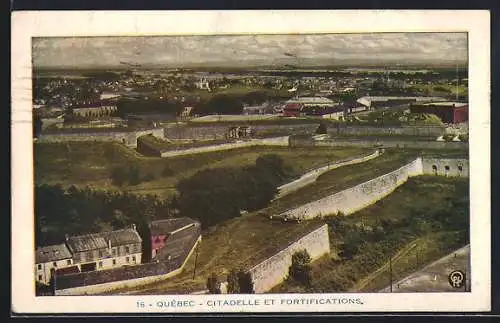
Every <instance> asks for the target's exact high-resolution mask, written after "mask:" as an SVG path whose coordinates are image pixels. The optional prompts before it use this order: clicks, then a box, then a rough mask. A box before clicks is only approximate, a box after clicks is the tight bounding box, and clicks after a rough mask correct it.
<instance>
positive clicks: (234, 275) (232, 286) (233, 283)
mask: <svg viewBox="0 0 500 323" xmlns="http://www.w3.org/2000/svg"><path fill="white" fill-rule="evenodd" d="M227 292H228V294H238V293H239V292H240V283H239V277H238V271H237V270H236V269H231V271H229V273H228V274H227Z"/></svg>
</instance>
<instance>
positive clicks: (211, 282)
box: [207, 272, 221, 294]
mask: <svg viewBox="0 0 500 323" xmlns="http://www.w3.org/2000/svg"><path fill="white" fill-rule="evenodd" d="M207 289H208V291H209V292H210V294H220V293H221V290H220V283H219V279H218V278H217V275H216V274H215V273H214V272H213V273H212V274H211V275H210V276H208V278H207Z"/></svg>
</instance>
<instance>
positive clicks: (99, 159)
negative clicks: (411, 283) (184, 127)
mask: <svg viewBox="0 0 500 323" xmlns="http://www.w3.org/2000/svg"><path fill="white" fill-rule="evenodd" d="M34 149H35V174H36V179H35V182H36V184H44V183H47V184H56V183H60V184H62V185H64V186H69V185H76V186H86V185H89V186H91V187H94V188H96V189H107V190H121V191H129V192H135V193H139V194H157V195H159V196H163V197H167V196H170V195H171V194H173V193H174V192H175V185H176V183H177V181H178V180H179V179H181V178H185V177H188V176H191V175H193V174H195V173H196V172H197V171H200V170H202V169H206V168H213V167H227V166H244V165H250V164H253V163H254V162H255V160H256V159H257V158H258V157H259V156H260V155H262V154H277V155H279V156H281V157H282V158H283V159H284V160H285V163H286V164H288V165H290V166H291V167H292V169H293V170H294V172H296V173H297V174H300V173H304V172H305V171H307V170H309V169H312V168H316V167H320V166H323V165H325V164H327V163H328V162H329V161H332V160H339V159H344V158H347V157H350V156H356V155H361V154H364V153H366V152H367V151H368V150H367V149H359V148H335V149H332V148H317V149H308V148H286V147H251V148H242V149H236V150H226V151H220V152H211V153H203V154H197V155H189V156H179V157H172V158H160V157H144V156H142V155H140V154H138V153H137V152H135V151H134V150H131V149H129V148H126V147H125V146H123V145H121V144H119V143H113V142H71V143H36V144H35V147H34ZM132 165H137V166H138V167H139V169H140V173H141V175H143V176H145V175H151V176H152V178H153V179H152V180H149V181H145V182H142V183H140V184H139V185H136V186H124V187H116V186H114V185H112V183H111V179H110V174H111V172H112V169H114V168H115V167H129V166H132ZM167 166H168V167H169V168H170V170H171V175H169V176H162V172H163V170H164V168H165V167H167Z"/></svg>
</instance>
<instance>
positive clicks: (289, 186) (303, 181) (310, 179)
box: [275, 150, 380, 199]
mask: <svg viewBox="0 0 500 323" xmlns="http://www.w3.org/2000/svg"><path fill="white" fill-rule="evenodd" d="M378 156H380V151H379V150H376V151H375V152H373V153H371V154H369V155H365V156H361V157H355V158H351V159H348V160H344V161H337V162H335V163H332V164H329V165H327V166H323V167H320V168H317V169H314V170H312V171H310V172H308V173H305V174H304V175H302V176H301V177H300V178H298V179H296V180H294V181H293V182H290V183H286V184H284V185H281V186H280V187H278V190H279V193H278V194H277V195H276V197H275V199H277V198H280V197H283V196H285V195H287V194H289V193H291V192H293V191H295V190H298V189H299V188H301V187H304V186H306V185H309V184H311V183H314V182H315V181H316V179H317V178H318V177H319V176H320V175H321V174H324V173H325V172H327V171H330V170H332V169H335V168H339V167H342V166H347V165H354V164H359V163H363V162H365V161H368V160H371V159H373V158H376V157H378Z"/></svg>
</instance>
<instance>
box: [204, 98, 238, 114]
mask: <svg viewBox="0 0 500 323" xmlns="http://www.w3.org/2000/svg"><path fill="white" fill-rule="evenodd" d="M201 110H202V111H201V112H202V113H204V114H213V113H216V114H241V113H242V112H243V104H242V103H241V101H240V100H238V99H237V98H235V97H233V96H229V95H226V94H218V95H215V96H214V97H212V98H211V99H210V100H209V101H208V102H207V103H206V104H205V105H204V106H203V107H201Z"/></svg>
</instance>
